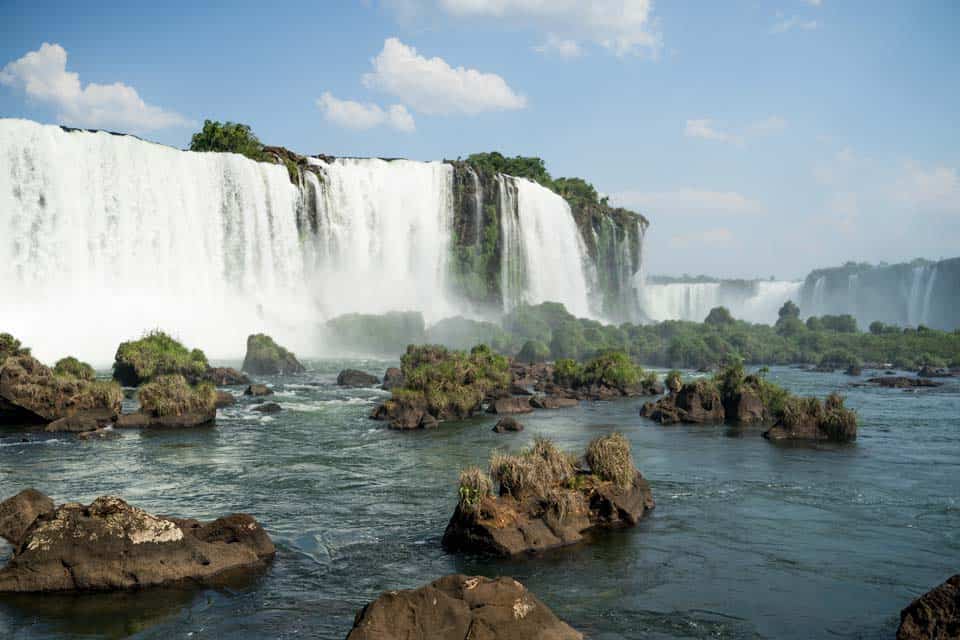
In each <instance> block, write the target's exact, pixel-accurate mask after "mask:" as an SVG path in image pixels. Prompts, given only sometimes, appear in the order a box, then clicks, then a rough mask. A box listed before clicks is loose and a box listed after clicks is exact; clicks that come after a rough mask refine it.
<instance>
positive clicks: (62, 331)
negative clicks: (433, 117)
mask: <svg viewBox="0 0 960 640" xmlns="http://www.w3.org/2000/svg"><path fill="white" fill-rule="evenodd" d="M298 202H299V192H298V190H297V189H296V188H295V187H294V186H293V185H292V184H291V183H290V180H289V177H288V175H287V171H286V169H285V168H284V167H282V166H277V165H268V164H263V163H256V162H252V161H250V160H248V159H246V158H244V157H242V156H239V155H235V154H220V153H184V152H181V151H178V150H176V149H172V148H169V147H165V146H161V145H157V144H152V143H148V142H144V141H141V140H139V139H137V138H134V137H130V136H115V135H111V134H108V133H102V132H101V133H89V132H73V133H68V132H66V131H64V130H62V129H61V128H60V127H56V126H48V125H40V124H36V123H33V122H28V121H23V120H0V229H2V232H0V233H2V235H0V330H3V331H9V332H11V333H13V334H15V335H16V336H17V337H19V338H20V339H21V340H22V341H23V342H24V343H25V344H28V345H31V346H33V348H34V351H35V353H36V354H37V355H38V356H39V357H41V358H43V359H45V360H54V359H56V358H59V357H61V356H64V355H67V354H74V355H77V356H80V357H84V358H87V359H90V360H92V361H94V362H95V363H97V364H105V363H108V362H110V361H111V360H112V358H113V351H114V350H115V349H116V347H117V344H118V343H119V342H120V341H122V340H126V339H131V338H136V337H139V335H140V334H142V333H143V332H144V331H146V330H149V329H152V328H157V327H159V328H163V329H164V330H166V331H168V332H171V333H173V334H175V335H177V336H179V337H180V338H181V339H182V340H184V342H186V343H187V344H189V345H191V346H202V347H203V348H204V349H206V350H208V351H209V352H210V354H212V355H218V354H224V355H236V354H237V353H238V352H239V351H241V350H242V345H243V344H244V341H245V339H246V336H247V334H249V333H251V332H254V331H268V332H271V333H273V334H275V335H276V336H277V338H278V339H279V340H280V341H281V342H284V343H286V344H289V345H291V347H292V348H294V349H297V348H304V347H306V346H307V344H308V343H309V341H310V336H309V332H307V331H302V326H301V325H299V323H295V322H293V321H294V320H295V319H296V318H297V317H298V316H301V317H302V316H303V315H304V314H306V313H309V312H310V308H309V307H310V304H309V299H310V297H309V295H308V291H307V288H306V282H307V277H306V276H307V274H306V272H305V265H304V261H303V258H302V253H301V251H300V246H299V239H298V232H297V226H296V220H297V215H296V214H297V206H298ZM294 327H296V329H295V328H294Z"/></svg>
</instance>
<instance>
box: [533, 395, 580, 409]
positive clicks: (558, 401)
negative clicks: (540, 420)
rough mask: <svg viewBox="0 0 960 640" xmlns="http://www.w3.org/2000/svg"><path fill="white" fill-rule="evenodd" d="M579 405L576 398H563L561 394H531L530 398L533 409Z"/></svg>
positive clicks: (566, 407)
mask: <svg viewBox="0 0 960 640" xmlns="http://www.w3.org/2000/svg"><path fill="white" fill-rule="evenodd" d="M579 405H580V401H579V400H577V399H576V398H565V397H563V396H533V397H532V398H530V406H532V407H533V408H534V409H569V408H571V407H576V406H579Z"/></svg>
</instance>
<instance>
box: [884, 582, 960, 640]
mask: <svg viewBox="0 0 960 640" xmlns="http://www.w3.org/2000/svg"><path fill="white" fill-rule="evenodd" d="M957 638H960V574H958V575H955V576H952V577H951V578H949V579H948V580H947V581H946V582H944V583H943V584H941V585H940V586H938V587H936V588H934V589H931V590H930V591H928V592H927V593H925V594H923V595H922V596H920V597H919V598H917V599H916V600H914V601H913V602H911V603H910V604H909V605H908V606H907V607H906V608H905V609H904V610H903V611H901V612H900V627H899V628H898V629H897V640H957Z"/></svg>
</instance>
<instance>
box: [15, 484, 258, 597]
mask: <svg viewBox="0 0 960 640" xmlns="http://www.w3.org/2000/svg"><path fill="white" fill-rule="evenodd" d="M273 555H274V547H273V543H272V542H271V541H270V538H269V536H268V535H267V533H266V532H265V531H264V530H263V528H262V527H261V526H260V525H259V524H258V523H257V521H256V520H255V519H254V518H253V517H251V516H249V515H246V514H234V515H230V516H226V517H224V518H219V519H217V520H214V521H213V522H210V523H206V524H204V523H201V522H197V521H196V520H183V519H177V518H169V517H160V516H154V515H151V514H149V513H147V512H146V511H143V510H142V509H138V508H137V507H134V506H132V505H129V504H127V503H126V502H124V501H123V500H121V499H120V498H116V497H112V496H102V497H100V498H97V499H96V500H94V501H93V502H92V503H91V504H89V505H86V506H84V505H81V504H77V503H67V504H64V505H61V506H60V507H58V508H56V509H55V510H52V511H48V512H46V513H42V514H40V515H39V516H38V517H37V518H36V519H35V520H34V521H33V524H32V525H31V526H30V527H29V529H28V530H27V531H26V532H25V533H24V534H23V536H22V537H21V540H20V545H19V546H18V547H17V548H16V550H15V552H14V555H13V557H12V558H11V559H10V561H9V562H8V563H7V565H6V566H5V567H3V568H2V569H0V592H37V591H45V592H50V591H111V590H121V589H139V588H143V587H149V586H155V585H161V584H166V583H173V582H180V581H183V580H193V581H199V582H203V581H205V580H207V579H211V578H213V577H214V576H217V575H219V574H222V573H223V572H225V571H232V570H237V569H253V568H256V567H259V566H262V565H263V564H264V563H265V562H267V561H268V560H270V558H272V557H273Z"/></svg>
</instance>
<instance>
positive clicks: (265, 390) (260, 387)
mask: <svg viewBox="0 0 960 640" xmlns="http://www.w3.org/2000/svg"><path fill="white" fill-rule="evenodd" d="M243 395H245V396H253V397H254V398H259V397H262V396H272V395H273V389H271V388H270V387H268V386H267V385H265V384H251V385H250V386H249V387H247V389H246V391H244V392H243Z"/></svg>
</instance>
